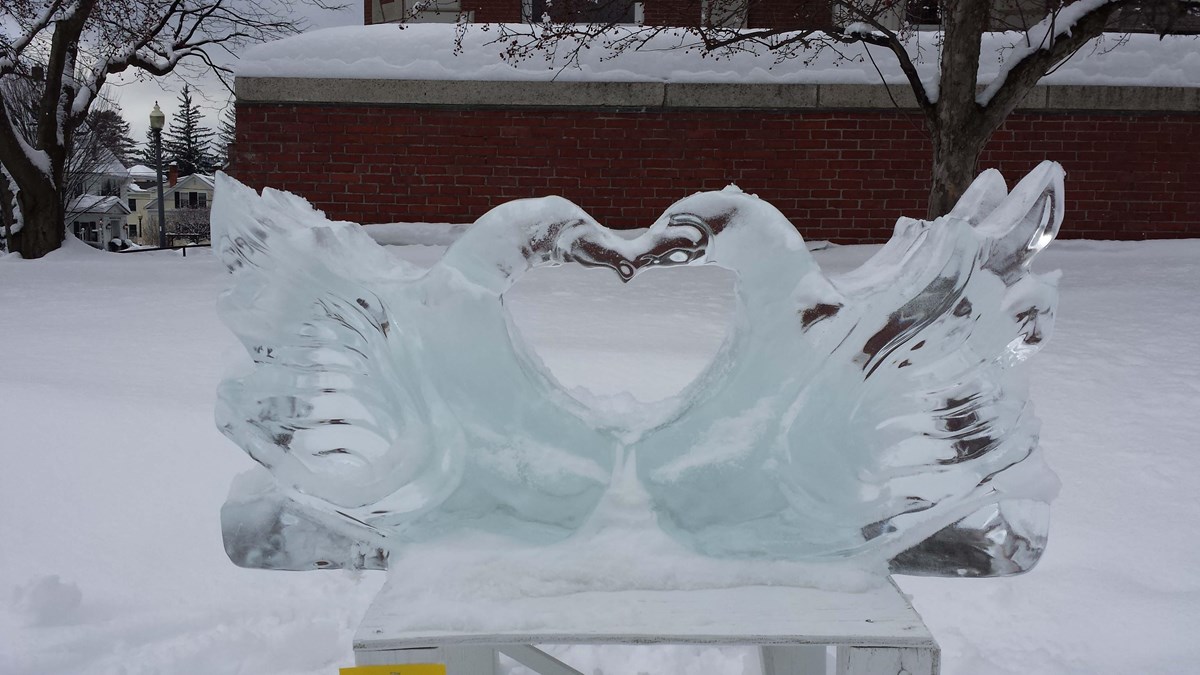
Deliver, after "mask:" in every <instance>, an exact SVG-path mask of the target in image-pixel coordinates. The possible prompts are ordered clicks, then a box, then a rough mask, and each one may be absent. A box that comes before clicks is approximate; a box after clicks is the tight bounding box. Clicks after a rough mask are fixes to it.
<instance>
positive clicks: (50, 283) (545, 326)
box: [0, 214, 1200, 675]
mask: <svg viewBox="0 0 1200 675" xmlns="http://www.w3.org/2000/svg"><path fill="white" fill-rule="evenodd" d="M1068 217H1069V214H1068ZM393 235H394V233H393ZM393 238H394V236H393ZM68 243H69V245H68V246H67V247H66V248H65V249H64V250H61V251H59V252H56V253H54V254H52V255H50V256H48V257H47V258H46V259H43V260H40V261H19V260H11V259H9V260H4V261H0V345H2V346H3V358H2V359H0V411H2V412H0V457H3V459H4V464H3V468H2V469H0V673H4V674H6V675H24V674H30V675H32V674H34V673H36V674H37V675H47V674H58V673H64V674H66V673H70V674H76V673H122V674H126V675H135V674H141V673H172V674H174V673H197V674H210V673H211V674H224V673H247V674H249V673H253V674H255V675H285V674H286V675H297V674H301V675H303V674H308V673H312V674H314V675H316V674H318V673H319V674H322V675H331V674H332V673H334V672H336V668H337V667H338V666H346V665H350V664H351V662H352V657H351V651H350V640H351V635H352V634H353V630H354V627H355V625H356V623H357V622H358V620H359V619H360V618H361V616H362V614H363V612H364V611H365V609H366V607H367V604H368V603H369V602H370V600H371V597H372V595H373V594H374V593H375V591H376V590H377V589H378V588H379V586H380V585H381V583H382V575H381V574H374V573H366V574H350V573H343V572H328V573H325V572H311V573H281V572H261V571H250V570H242V569H238V568H236V567H234V566H233V565H232V564H230V563H229V562H228V561H227V560H226V558H225V554H224V552H223V551H222V548H221V536H220V528H219V523H218V511H219V509H220V506H221V503H222V501H223V500H224V497H225V492H226V490H227V489H228V486H229V482H230V479H231V478H232V477H233V476H234V475H235V474H236V473H238V472H240V471H242V470H244V469H246V468H248V467H249V466H250V460H249V459H248V458H247V457H246V456H245V455H244V454H243V453H242V452H241V451H240V450H238V449H237V448H236V447H235V446H233V445H232V444H231V443H230V442H228V441H227V440H226V439H225V438H224V437H222V436H221V435H220V434H219V433H217V431H216V430H215V428H214V427H213V423H212V409H213V400H214V390H215V388H216V385H217V382H218V381H219V380H220V379H221V377H222V374H223V369H224V367H225V366H224V364H225V363H227V362H228V361H230V360H231V358H230V357H231V354H232V353H236V350H237V349H238V347H237V346H236V344H235V342H234V339H233V336H232V335H231V334H230V333H228V331H226V330H225V329H224V327H223V326H222V325H221V324H220V323H219V322H218V320H217V317H216V313H215V310H214V299H215V297H216V295H217V293H218V292H219V291H220V289H221V288H222V287H223V285H224V283H225V279H224V275H223V272H222V269H221V267H220V265H219V264H218V263H217V262H216V261H215V260H214V259H213V257H212V256H211V255H210V254H207V253H204V252H195V251H193V252H192V253H191V254H189V255H188V257H187V258H180V257H178V256H177V255H174V254H169V253H157V252H155V253H149V252H148V253H136V254H124V255H114V254H105V253H100V252H97V251H93V250H92V249H90V248H87V247H85V246H83V245H81V244H78V243H77V242H68ZM390 250H392V251H393V252H394V253H395V254H396V255H398V256H401V257H404V258H406V259H408V260H411V261H414V262H417V263H420V264H426V265H427V264H429V263H430V262H431V261H433V260H435V259H436V258H437V257H438V256H439V255H440V254H441V251H442V249H441V248H439V247H434V246H405V247H393V248H391V249H390ZM873 250H874V247H858V246H856V247H839V248H833V249H830V250H827V251H821V252H818V253H816V255H817V259H818V261H819V262H820V263H821V264H822V265H823V266H824V267H826V268H827V269H829V270H831V271H841V270H845V269H849V268H851V267H853V266H854V265H857V264H858V263H860V262H861V261H863V260H864V259H865V258H866V257H867V256H868V255H869V254H870V253H871V252H872V251H873ZM1037 266H1038V267H1039V268H1040V269H1042V270H1047V269H1053V268H1062V269H1063V271H1064V277H1063V280H1062V282H1061V292H1062V298H1061V303H1060V307H1061V309H1060V316H1059V320H1058V328H1057V331H1056V334H1055V335H1054V336H1053V339H1052V340H1051V343H1050V345H1049V346H1048V347H1047V348H1046V349H1045V350H1044V351H1043V352H1042V353H1041V354H1039V355H1038V356H1037V357H1036V361H1035V367H1034V370H1035V375H1034V383H1033V390H1034V398H1035V401H1036V402H1037V405H1038V408H1039V412H1040V414H1041V416H1042V417H1043V418H1044V420H1045V425H1044V430H1043V442H1044V445H1045V447H1046V448H1047V451H1048V457H1049V460H1050V461H1051V463H1052V464H1053V466H1054V467H1055V469H1056V470H1057V471H1058V473H1059V475H1060V476H1061V478H1062V480H1063V490H1062V493H1061V496H1060V497H1059V498H1058V500H1057V501H1056V502H1055V504H1054V523H1053V527H1052V531H1051V543H1050V548H1049V550H1048V552H1047V554H1046V556H1045V558H1044V559H1043V561H1042V564H1041V566H1040V567H1038V569H1036V570H1035V571H1034V572H1033V573H1031V574H1029V575H1026V576H1023V577H1017V578H1011V579H996V580H956V579H915V578H900V583H901V585H902V586H903V587H904V589H905V590H906V591H908V592H910V593H912V594H913V595H914V600H915V604H916V607H917V609H918V610H919V611H920V612H921V614H922V616H923V617H924V618H925V620H926V623H928V625H929V627H930V628H931V630H932V631H933V633H934V635H935V636H936V637H937V638H938V640H939V641H940V643H941V645H942V648H943V655H944V672H946V673H948V674H950V675H956V674H961V675H987V674H1000V673H1021V674H1029V673H1080V674H1084V673H1086V674H1089V675H1092V674H1105V673H1111V674H1113V675H1116V674H1121V675H1125V674H1127V673H1163V674H1166V673H1171V674H1174V673H1182V672H1189V671H1194V669H1195V667H1196V664H1197V663H1200V640H1197V639H1196V636H1197V634H1198V631H1200V565H1197V561H1200V526H1198V525H1197V523H1200V498H1197V496H1196V495H1197V488H1196V485H1197V483H1198V482H1200V451H1198V450H1197V448H1198V447H1200V446H1198V440H1197V439H1200V349H1197V337H1196V336H1197V335H1198V334H1200V240H1185V241H1162V242H1139V243H1109V242H1088V241H1070V242H1056V243H1054V244H1052V245H1051V246H1050V248H1049V249H1048V250H1047V251H1046V252H1045V253H1043V254H1042V255H1041V256H1040V257H1039V258H1038V260H1037ZM730 285H731V279H730V277H729V276H728V275H727V274H726V273H724V272H722V271H721V270H716V269H711V268H710V269H700V270H670V271H666V272H663V271H658V270H656V271H653V272H650V273H648V274H646V275H643V276H641V277H639V278H638V279H637V280H635V281H634V282H633V283H632V284H630V285H628V286H624V287H623V286H621V285H620V283H619V282H618V281H617V280H616V278H615V277H614V276H613V275H610V274H605V273H602V272H597V271H594V270H591V271H589V270H581V269H574V268H562V269H556V270H537V271H535V272H533V273H531V274H529V275H527V276H526V277H525V279H523V280H522V281H521V283H520V284H519V285H518V287H517V288H516V289H515V290H514V291H513V293H512V294H511V305H512V307H513V311H514V314H515V315H516V317H517V320H518V323H519V324H520V325H521V327H522V331H523V332H524V334H525V336H526V338H527V339H528V340H529V341H530V342H531V343H533V345H534V346H535V347H536V348H538V350H539V352H540V353H541V354H542V356H543V358H544V359H545V361H546V362H547V364H548V365H549V366H550V368H551V369H552V370H553V371H554V372H555V373H556V374H557V375H558V377H559V378H560V379H561V380H563V381H564V382H565V383H566V384H568V385H581V384H584V383H587V384H588V386H589V387H591V388H592V389H594V390H598V391H600V392H602V393H613V392H617V391H621V390H625V389H627V390H629V391H632V392H633V393H634V394H636V395H638V396H640V397H642V398H658V397H662V396H665V395H668V394H670V393H672V392H673V391H674V390H677V389H678V388H679V387H680V386H682V384H683V383H685V382H686V381H687V380H688V379H689V378H690V377H692V376H693V375H694V374H695V373H697V372H698V371H699V370H700V368H701V366H702V365H703V363H704V362H705V361H706V359H707V358H708V357H709V356H710V355H711V354H712V353H713V351H715V349H716V348H717V345H718V344H719V342H720V340H721V339H722V336H723V331H724V323H723V322H724V321H725V319H726V316H727V314H728V311H729V308H730V303H731V296H730ZM664 336H670V338H671V339H669V340H667V339H664ZM557 653H559V654H560V655H561V656H562V657H563V658H564V659H565V660H567V661H568V662H570V663H572V665H574V666H576V667H577V668H579V669H580V670H581V671H582V672H584V673H587V674H588V675H593V674H596V673H602V674H603V675H623V674H626V673H628V674H631V675H632V674H634V673H639V672H647V673H656V674H657V673H689V674H692V673H697V674H702V675H708V674H713V675H726V674H728V675H742V673H744V672H749V671H747V670H746V669H747V668H749V667H751V666H753V664H754V660H753V659H752V658H749V657H748V653H747V652H745V651H741V650H734V649H725V650H717V649H714V648H709V649H705V650H701V649H693V648H619V649H618V648H605V649H596V648H582V647H580V648H572V649H569V650H558V652H557Z"/></svg>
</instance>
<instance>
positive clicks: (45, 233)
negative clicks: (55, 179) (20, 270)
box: [9, 183, 64, 260]
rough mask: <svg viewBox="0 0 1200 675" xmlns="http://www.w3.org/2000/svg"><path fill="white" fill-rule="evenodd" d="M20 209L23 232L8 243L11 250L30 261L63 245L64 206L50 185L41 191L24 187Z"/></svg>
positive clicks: (20, 195) (19, 232) (40, 189)
mask: <svg viewBox="0 0 1200 675" xmlns="http://www.w3.org/2000/svg"><path fill="white" fill-rule="evenodd" d="M17 200H18V202H19V204H20V207H21V219H22V225H21V229H20V231H18V232H16V233H15V234H13V235H12V239H11V240H9V250H10V251H12V252H15V253H20V254H21V257H22V258H25V259H27V260H30V259H34V258H40V257H42V256H44V255H46V254H47V253H49V252H51V251H53V250H55V249H57V248H58V247H59V246H62V242H63V235H64V225H63V207H62V204H61V203H60V202H59V200H58V194H57V193H56V192H55V190H54V187H53V186H52V185H51V184H50V183H46V184H45V185H44V186H42V187H41V188H39V189H34V190H30V189H28V188H22V190H21V192H20V193H19V194H18V195H17Z"/></svg>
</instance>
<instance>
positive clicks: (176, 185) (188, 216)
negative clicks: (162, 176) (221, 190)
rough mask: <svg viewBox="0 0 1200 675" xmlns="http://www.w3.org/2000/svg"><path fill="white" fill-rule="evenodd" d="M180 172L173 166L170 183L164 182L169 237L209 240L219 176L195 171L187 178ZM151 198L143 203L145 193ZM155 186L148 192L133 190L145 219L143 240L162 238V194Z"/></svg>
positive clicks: (138, 209)
mask: <svg viewBox="0 0 1200 675" xmlns="http://www.w3.org/2000/svg"><path fill="white" fill-rule="evenodd" d="M177 176H178V173H177V171H176V169H175V167H174V166H172V167H171V171H170V175H169V178H168V184H167V185H164V186H163V215H164V216H165V217H166V220H167V238H168V240H169V241H170V242H175V241H177V240H181V239H182V240H185V241H191V242H193V243H197V242H202V241H207V240H208V224H209V208H210V207H211V205H212V198H213V191H214V189H215V188H216V178H214V177H213V176H208V175H205V174H199V173H194V174H191V175H189V176H184V177H183V178H177ZM147 192H148V193H149V194H148V195H146V196H147V197H148V198H147V199H146V200H145V202H144V203H143V201H142V196H143V195H144V194H145V193H147ZM155 192H156V190H155V189H154V188H153V187H151V188H150V189H149V190H146V191H144V192H142V191H139V192H136V193H133V194H132V197H131V203H134V204H136V207H137V208H136V215H137V217H138V219H139V220H140V221H141V222H142V223H144V227H141V232H140V236H141V238H142V239H143V240H149V239H153V240H154V241H157V238H158V231H159V228H158V195H157V194H155Z"/></svg>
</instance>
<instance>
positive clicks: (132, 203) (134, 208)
mask: <svg viewBox="0 0 1200 675" xmlns="http://www.w3.org/2000/svg"><path fill="white" fill-rule="evenodd" d="M129 210H130V211H137V200H136V199H134V198H133V197H130V198H129Z"/></svg>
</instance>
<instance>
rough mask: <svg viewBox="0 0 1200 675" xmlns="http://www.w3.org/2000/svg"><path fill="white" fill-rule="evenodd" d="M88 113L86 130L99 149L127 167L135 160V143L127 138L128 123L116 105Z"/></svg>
mask: <svg viewBox="0 0 1200 675" xmlns="http://www.w3.org/2000/svg"><path fill="white" fill-rule="evenodd" d="M107 106H108V107H105V108H100V109H95V108H93V109H92V110H91V111H90V112H88V117H87V128H88V130H89V131H90V133H91V134H93V135H94V136H95V137H96V142H97V143H98V144H99V145H100V147H102V148H104V149H106V150H108V151H109V152H111V153H112V154H113V155H114V156H115V157H116V158H117V159H118V160H120V162H121V163H122V164H124V165H125V166H129V165H130V163H131V162H132V161H133V160H134V159H135V154H136V149H137V143H135V142H134V140H133V139H132V138H130V137H129V122H126V121H125V118H124V117H122V116H121V107H120V106H118V105H117V104H116V103H109V104H107Z"/></svg>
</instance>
